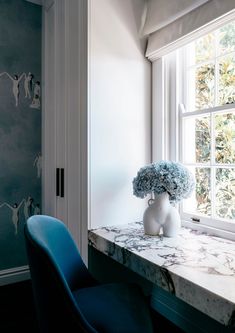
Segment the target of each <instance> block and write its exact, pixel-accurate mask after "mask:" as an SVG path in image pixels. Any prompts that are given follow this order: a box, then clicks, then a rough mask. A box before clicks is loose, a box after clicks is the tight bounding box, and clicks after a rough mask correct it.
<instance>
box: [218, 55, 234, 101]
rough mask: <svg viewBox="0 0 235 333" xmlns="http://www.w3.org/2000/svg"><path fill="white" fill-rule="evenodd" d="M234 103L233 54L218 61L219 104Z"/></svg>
mask: <svg viewBox="0 0 235 333" xmlns="http://www.w3.org/2000/svg"><path fill="white" fill-rule="evenodd" d="M231 103H235V56H234V55H229V56H226V57H223V58H221V59H220V61H219V105H224V104H231Z"/></svg>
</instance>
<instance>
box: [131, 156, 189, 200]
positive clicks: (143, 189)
mask: <svg viewBox="0 0 235 333" xmlns="http://www.w3.org/2000/svg"><path fill="white" fill-rule="evenodd" d="M194 186H195V182H194V177H193V175H192V173H191V172H190V171H189V170H188V169H187V168H186V167H185V166H184V165H182V164H181V163H176V162H171V161H160V162H158V163H152V164H150V165H147V166H145V167H143V168H141V169H140V170H139V171H138V173H137V176H136V177H135V178H134V179H133V193H134V195H135V196H137V197H139V198H144V197H145V196H146V195H148V194H151V193H154V194H160V193H163V192H168V194H169V199H170V201H171V202H178V201H180V200H182V199H186V198H188V197H189V196H190V195H191V193H192V191H193V189H194Z"/></svg>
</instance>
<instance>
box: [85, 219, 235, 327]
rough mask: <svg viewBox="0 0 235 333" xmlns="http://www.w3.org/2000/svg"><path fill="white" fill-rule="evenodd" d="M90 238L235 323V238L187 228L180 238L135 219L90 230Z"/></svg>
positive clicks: (149, 276) (158, 282)
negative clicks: (152, 232)
mask: <svg viewBox="0 0 235 333" xmlns="http://www.w3.org/2000/svg"><path fill="white" fill-rule="evenodd" d="M89 244H90V245H91V246H93V247H94V248H96V249H97V250H99V251H100V252H102V253H104V254H106V255H107V256H109V257H111V258H113V259H114V260H116V261H118V262H119V263H121V264H123V265H124V266H126V267H128V268H130V269H131V270H133V271H134V272H136V273H138V274H140V275H141V276H143V277H145V278H146V279H148V280H149V281H151V282H153V283H154V284H156V285H158V286H160V287H162V288H163V289H165V290H167V291H169V292H171V293H172V294H174V295H175V296H176V297H178V298H180V299H182V300H183V301H185V302H186V303H188V304H190V305H192V306H193V307H195V308H196V309H198V310H200V311H202V312H203V313H205V314H207V315H208V316H210V317H212V318H214V319H215V320H217V321H219V322H220V323H222V324H224V325H226V326H230V327H233V328H235V242H233V241H230V240H226V239H223V238H219V237H215V236H209V235H206V234H204V233H202V232H198V231H193V230H191V229H186V228H182V229H181V231H180V233H179V235H178V236H177V237H176V238H167V237H163V236H147V235H145V234H144V229H143V224H142V223H141V222H136V223H131V224H128V225H124V226H115V227H104V228H100V229H96V230H90V231H89Z"/></svg>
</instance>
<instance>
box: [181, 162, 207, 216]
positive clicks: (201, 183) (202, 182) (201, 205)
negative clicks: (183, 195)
mask: <svg viewBox="0 0 235 333" xmlns="http://www.w3.org/2000/svg"><path fill="white" fill-rule="evenodd" d="M189 169H190V170H191V172H192V173H193V175H194V177H195V181H196V186H195V190H194V193H193V194H192V195H191V197H190V198H189V199H187V200H184V201H183V210H184V212H191V213H194V214H197V213H199V214H203V215H206V216H208V217H209V216H211V180H210V177H211V170H210V168H193V167H189Z"/></svg>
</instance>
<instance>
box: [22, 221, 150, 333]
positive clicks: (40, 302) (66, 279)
mask: <svg viewBox="0 0 235 333" xmlns="http://www.w3.org/2000/svg"><path fill="white" fill-rule="evenodd" d="M24 231H25V240H26V249H27V254H28V261H29V268H30V273H31V279H32V286H33V292H34V299H35V305H36V310H37V314H38V320H39V326H40V330H41V332H43V333H47V332H50V333H54V332H57V331H58V332H63V331H64V332H68V333H73V332H77V333H78V332H83V333H85V332H86V333H152V332H153V328H152V321H151V316H150V312H149V307H148V304H147V303H146V300H145V297H144V295H143V294H142V293H141V290H140V289H139V287H138V286H136V285H134V284H123V283H120V284H119V283H111V284H99V283H97V281H96V280H95V279H94V278H93V277H92V276H91V275H90V273H89V271H88V269H87V268H86V266H85V264H84V263H83V261H82V259H81V257H80V254H79V252H78V249H77V247H76V245H75V243H74V241H73V239H72V237H71V235H70V233H69V231H68V229H67V227H66V226H65V225H64V223H62V222H61V221H59V220H57V219H56V218H53V217H49V216H45V215H35V216H32V217H30V218H29V219H28V221H27V222H26V224H25V229H24Z"/></svg>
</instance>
